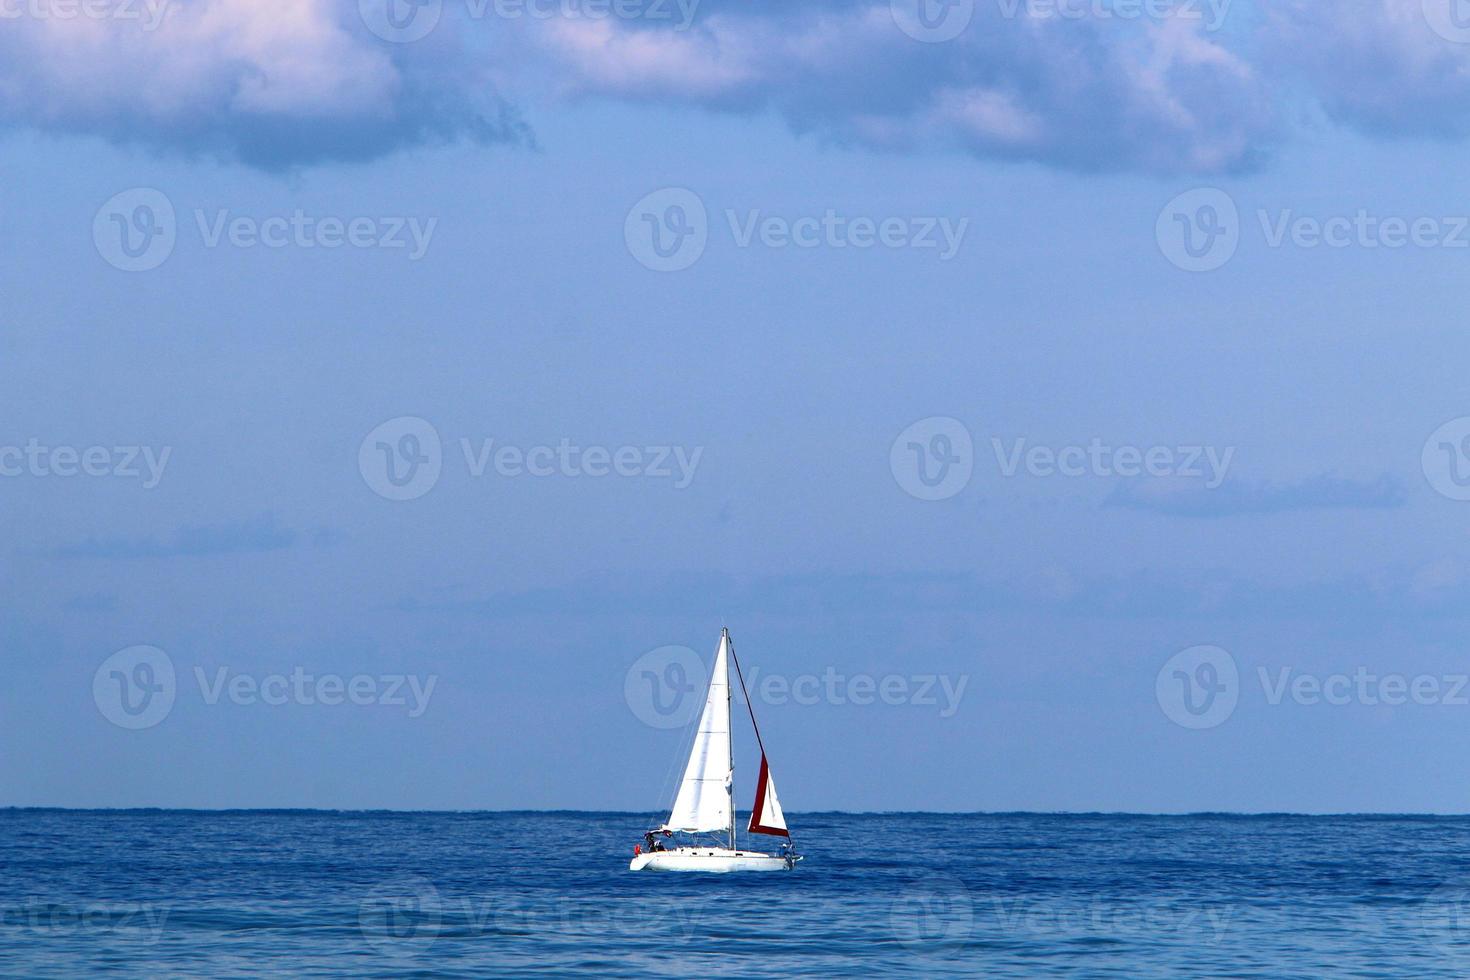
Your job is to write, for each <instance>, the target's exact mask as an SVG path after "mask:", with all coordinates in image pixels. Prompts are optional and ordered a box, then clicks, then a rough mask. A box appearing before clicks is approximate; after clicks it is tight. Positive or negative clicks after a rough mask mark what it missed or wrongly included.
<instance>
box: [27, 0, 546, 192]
mask: <svg viewBox="0 0 1470 980" xmlns="http://www.w3.org/2000/svg"><path fill="white" fill-rule="evenodd" d="M158 4H160V0H138V2H135V3H131V4H117V5H116V6H111V7H107V8H105V9H107V10H110V11H113V12H114V13H115V14H116V15H115V16H107V17H87V16H73V17H67V18H63V17H60V16H55V15H48V16H25V15H22V16H16V17H8V18H7V19H5V20H4V21H3V31H0V124H5V125H10V126H21V127H30V128H34V129H39V130H47V131H60V132H69V133H84V134H92V135H98V136H103V137H106V138H109V139H113V140H116V141H119V142H137V143H142V144H145V145H148V146H150V147H154V148H164V149H170V150H181V151H185V152H190V153H206V154H212V155H215V156H219V157H222V158H228V159H239V160H242V161H244V162H246V163H248V164H251V165H254V166H258V167H262V168H265V169H278V168H282V167H288V166H293V165H297V164H304V163H314V162H320V161H332V160H361V159H369V158H372V157H375V156H379V155H381V154H384V153H387V152H389V151H391V150H394V149H397V148H400V147H404V146H413V145H418V144H422V143H429V142H434V141H447V140H452V139H457V138H466V139H471V140H476V141H480V142H495V141H503V140H518V139H525V138H526V137H527V131H526V129H525V127H524V125H523V124H522V123H520V121H519V120H518V118H517V117H516V115H515V113H514V111H513V110H512V109H511V108H510V106H509V104H508V103H507V102H505V101H504V100H502V99H500V98H499V97H498V96H497V95H495V93H494V90H493V85H492V84H491V83H490V81H489V80H488V79H486V78H485V77H483V75H482V74H481V73H478V72H476V71H475V70H474V65H473V62H472V61H470V60H468V59H465V58H463V57H460V55H459V49H458V47H457V45H456V44H455V41H454V39H453V37H452V36H451V35H449V34H448V33H446V34H444V35H441V36H440V37H437V38H432V37H431V38H427V39H425V40H423V41H421V42H419V43H417V44H408V45H390V44H387V43H386V42H382V41H380V40H378V39H376V38H373V37H372V36H371V35H370V34H368V32H367V31H366V29H365V28H364V26H363V24H362V23H360V22H359V21H358V20H357V18H356V16H355V6H356V5H355V4H353V5H351V6H347V5H338V4H334V3H330V2H328V0H172V2H167V3H163V4H161V5H160V6H155V5H158ZM24 9H32V8H31V7H26V8H24ZM40 9H43V10H50V9H51V8H50V7H48V6H47V5H46V4H44V3H42V4H40ZM128 10H131V11H133V12H134V13H135V14H136V16H133V17H124V16H122V12H123V11H128ZM347 11H352V13H353V16H352V18H351V19H350V20H347V19H346V18H345V16H344V14H345V12H347ZM155 20H156V25H154V21H155ZM151 25H153V26H151Z"/></svg>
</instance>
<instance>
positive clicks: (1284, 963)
mask: <svg viewBox="0 0 1470 980" xmlns="http://www.w3.org/2000/svg"><path fill="white" fill-rule="evenodd" d="M790 819H791V822H792V826H793V828H794V829H795V830H796V832H797V842H798V844H799V846H800V848H801V850H802V851H803V853H805V854H806V855H807V857H806V860H804V861H803V862H802V863H801V865H800V866H799V867H798V869H797V870H796V871H794V872H790V873H772V874H740V875H689V874H653V873H642V874H633V873H630V872H628V871H627V870H626V869H627V862H628V859H629V857H630V856H631V853H632V848H633V844H634V843H635V842H637V840H638V835H639V833H640V832H641V831H642V830H643V829H645V826H646V821H647V817H646V816H645V815H638V814H618V813H355V812H353V813H338V812H329V811H226V812H197V811H151V810H150V811H142V810H139V811H77V810H3V811H0V869H3V875H0V972H3V974H4V975H5V976H16V977H35V976H71V975H78V974H81V973H83V972H87V973H93V972H95V973H111V974H114V975H119V976H150V977H153V976H199V975H227V976H233V977H241V976H279V975H284V974H289V975H297V976H312V975H317V976H344V975H353V976H381V977H388V976H393V977H398V976H424V977H428V976H451V977H472V976H487V975H503V976H525V975H533V974H544V975H560V974H571V973H576V972H584V971H592V972H595V973H597V974H599V975H604V976H645V975H649V974H657V975H670V976H699V977H711V976H732V977H733V976H739V977H753V976H762V977H764V976H770V977H779V976H806V977H832V976H842V975H849V974H856V975H863V976H920V975H922V976H986V977H1035V976H1070V977H1163V976H1171V977H1173V976H1191V977H1199V976H1212V977H1221V976H1232V977H1273V978H1282V977H1320V976H1326V975H1330V976H1341V977H1459V976H1470V818H1440V817H1301V816H1250V817H1241V816H1210V815H1205V816H1185V817H1142V816H1101V815H1076V816H1050V815H1034V814H1006V815H937V814H882V815H854V814H837V813H806V814H793V815H791V817H790Z"/></svg>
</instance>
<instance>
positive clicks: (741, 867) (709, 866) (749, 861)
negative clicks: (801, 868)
mask: <svg viewBox="0 0 1470 980" xmlns="http://www.w3.org/2000/svg"><path fill="white" fill-rule="evenodd" d="M799 860H801V859H800V858H796V859H795V860H794V861H792V862H790V863H788V862H787V860H786V858H784V857H782V856H781V855H779V854H763V853H761V852H760V851H732V850H730V849H729V848H728V847H676V848H674V849H673V850H672V851H651V852H649V853H647V854H635V855H634V856H633V861H632V863H630V864H629V865H628V870H629V871H706V872H716V873H722V872H727V871H786V870H789V869H790V868H791V867H792V865H793V864H794V863H795V861H799Z"/></svg>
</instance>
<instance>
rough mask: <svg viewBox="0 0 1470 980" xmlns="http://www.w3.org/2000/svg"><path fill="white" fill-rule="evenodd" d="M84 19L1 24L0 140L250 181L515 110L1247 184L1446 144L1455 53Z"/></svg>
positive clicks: (1289, 42) (1097, 32) (290, 14)
mask: <svg viewBox="0 0 1470 980" xmlns="http://www.w3.org/2000/svg"><path fill="white" fill-rule="evenodd" d="M55 2H56V0H28V2H27V3H26V4H24V5H11V6H7V7H6V8H5V9H6V10H7V11H9V10H21V11H33V10H35V9H45V10H49V9H51V7H50V5H51V4H54V3H55ZM101 2H104V3H112V4H114V5H115V6H113V7H104V8H101V9H105V10H114V9H116V10H123V9H127V10H132V11H135V12H137V13H136V16H134V17H133V18H131V19H124V18H121V17H117V16H105V17H96V16H73V17H69V18H62V17H59V16H36V15H34V14H33V13H31V14H27V13H22V14H21V15H20V16H7V17H5V18H4V19H3V20H0V26H3V30H0V126H9V127H25V128H32V129H37V130H42V131H50V132H63V133H80V134H90V135H96V136H101V137H104V138H108V139H112V140H115V141H119V142H125V143H138V144H142V145H145V146H148V147H150V148H154V149H163V150H169V151H180V152H185V153H191V154H205V155H210V156H214V157H218V158H222V159H233V160H240V161H243V162H245V163H247V164H250V165H252V166H256V167H260V168H264V169H271V170H278V169H283V168H290V167H297V166H301V165H309V164H315V163H326V162H334V161H355V160H369V159H373V158H376V157H379V156H382V155H384V154H387V153H391V152H393V151H395V150H400V149H404V148H411V147H416V146H422V145H427V144H436V143H445V142H453V141H470V142H475V143H481V144H490V143H506V142H508V143H520V144H526V145H530V144H532V143H533V142H534V140H533V137H532V135H531V131H530V128H529V126H528V125H527V124H526V123H525V122H524V121H523V117H522V111H521V107H523V106H529V105H539V104H541V103H543V102H545V101H546V100H548V99H550V100H557V99H579V100H590V99H612V100H618V101H621V102H629V103H636V104H644V105H652V106H668V105H683V106H692V107H697V108H700V109H705V110H708V111H711V112H718V113H748V114H756V113H769V114H773V115H775V116H777V117H778V118H780V119H783V120H784V121H785V122H786V123H787V124H788V125H789V126H790V127H791V128H792V129H793V130H794V131H795V132H797V133H802V134H811V135H813V136H815V137H817V138H819V139H822V140H826V141H830V142H833V143H837V144H842V145H853V146H862V147H869V148H876V149H882V150H887V151H898V152H903V151H912V150H921V149H930V148H949V149H952V150H958V151H961V152H965V153H969V154H971V155H973V156H976V157H979V158H986V159H1002V160H1016V161H1029V162H1036V163H1041V164H1045V165H1049V166H1055V167H1061V168H1067V169H1072V170H1081V171H1137V172H1144V173H1153V174H1165V175H1168V174H1212V173H1220V172H1235V171H1243V170H1250V169H1253V168H1256V167H1258V166H1259V165H1261V164H1262V163H1263V161H1265V160H1267V159H1268V158H1269V157H1270V156H1271V154H1272V153H1273V152H1274V151H1275V149H1276V148H1277V146H1278V145H1279V144H1280V143H1281V142H1282V141H1283V140H1284V139H1286V138H1287V137H1288V136H1289V135H1290V133H1289V130H1288V128H1287V126H1286V124H1285V123H1284V121H1283V120H1284V119H1286V118H1296V117H1300V116H1301V115H1302V113H1301V111H1300V110H1301V108H1302V106H1303V105H1304V104H1308V105H1318V106H1320V107H1321V110H1322V112H1323V113H1324V114H1325V115H1326V116H1327V117H1328V118H1330V119H1332V120H1335V121H1337V122H1339V123H1341V124H1343V125H1347V126H1351V127H1353V128H1356V129H1358V130H1361V131H1363V132H1366V133H1369V134H1372V135H1379V136H1403V135H1434V136H1442V137H1447V138H1451V137H1460V136H1465V135H1470V43H1460V44H1457V43H1452V42H1451V41H1450V40H1447V39H1446V37H1445V36H1443V35H1444V34H1445V32H1446V31H1449V32H1453V31H1455V30H1458V29H1459V28H1458V27H1457V26H1456V22H1454V21H1452V20H1450V19H1449V5H1450V4H1451V3H1456V2H1460V0H1354V2H1350V3H1348V4H1345V5H1344V4H1325V3H1321V2H1320V0H1270V2H1269V3H1268V2H1260V3H1251V2H1249V0H1235V3H1234V4H1229V3H1226V2H1225V0H1221V2H1220V3H1206V4H1189V5H1179V6H1178V7H1177V8H1176V11H1175V13H1173V14H1166V15H1163V16H1152V17H1143V18H1139V19H1132V20H1129V19H1125V18H1123V17H1120V16H1100V15H1098V14H1097V13H1096V12H1091V13H1089V12H1088V11H1089V10H1094V11H1095V9H1108V10H1111V9H1112V8H1105V7H1102V6H1101V5H1096V4H1093V5H1087V4H1082V3H1069V4H1067V5H1065V9H1066V11H1068V13H1067V14H1066V15H1061V14H1059V13H1057V12H1055V10H1056V9H1057V8H1054V7H1053V6H1052V5H1043V4H1030V3H1027V2H1025V0H976V2H974V3H973V4H966V3H964V2H960V3H956V4H951V5H950V6H949V7H947V8H944V9H948V10H950V11H952V12H953V11H956V10H959V11H966V10H969V11H970V19H969V21H968V23H967V26H965V28H964V29H963V30H962V31H960V32H959V34H958V35H957V36H955V37H953V38H950V39H948V40H945V41H942V42H939V43H923V42H922V41H919V40H916V39H915V37H913V36H910V34H909V33H906V32H905V30H904V29H902V28H901V27H900V26H899V22H898V21H899V20H901V19H902V17H901V16H898V15H896V14H895V7H898V8H902V7H904V6H905V2H902V0H900V2H896V3H895V4H893V5H891V4H890V3H889V2H887V0H806V2H800V3H775V2H770V0H699V2H695V0H628V2H624V0H619V2H618V3H617V4H615V5H611V6H610V7H608V8H607V9H609V10H611V11H618V10H623V11H628V10H631V12H632V14H633V15H632V16H621V17H620V16H589V15H587V14H585V13H584V12H578V11H579V10H580V8H577V7H575V5H573V6H571V7H568V6H567V5H565V4H557V3H553V2H551V0H536V2H534V3H526V4H514V3H504V2H497V0H430V2H428V3H421V2H416V0H361V2H359V0H127V2H126V3H123V0H101ZM924 2H926V3H927V2H929V0H924ZM389 4H392V5H394V6H393V8H392V9H393V10H395V11H397V12H398V14H399V16H402V15H403V13H404V11H408V12H409V13H414V12H416V11H417V12H418V13H414V16H420V15H423V16H429V15H428V14H423V11H426V10H427V11H432V12H433V13H432V16H433V17H434V18H435V20H434V23H433V29H432V30H430V31H428V33H427V34H426V36H423V37H422V38H419V39H417V40H413V41H411V42H410V43H393V42H392V41H389V40H385V39H384V37H382V36H380V34H382V33H383V28H382V27H381V26H379V27H377V28H374V29H370V28H369V26H368V22H369V21H374V23H376V15H372V16H370V15H369V14H368V13H366V12H364V11H367V10H377V8H378V7H382V8H383V11H387V10H388V9H389V7H388V5H389ZM630 4H631V7H630ZM1440 7H1443V8H1444V17H1443V18H1440V19H1441V20H1443V21H1444V24H1441V25H1440V29H1439V30H1438V32H1437V31H1436V30H1435V29H1434V27H1433V26H1432V22H1435V16H1434V14H1433V12H1434V11H1436V10H1439V8H1440ZM971 8H973V9H971ZM88 9H98V8H96V7H95V5H93V6H90V7H89V8H88ZM932 9H939V8H938V7H937V5H936V6H934V7H933V8H932ZM568 10H570V11H571V12H570V13H568V12H567V11H568ZM1426 10H1429V11H1430V14H1428V15H1426V12H1425V11H1426ZM533 11H534V12H533ZM931 12H932V10H931ZM1227 12H1228V24H1226V25H1225V26H1223V27H1220V25H1218V24H1214V23H1212V18H1213V17H1214V16H1216V15H1221V16H1223V15H1225V14H1226V13H1227ZM1079 13H1080V14H1083V15H1082V16H1078V15H1077V14H1079ZM155 15H157V16H159V17H161V19H160V20H158V22H157V23H156V25H155V24H153V20H154V18H155ZM384 16H386V14H385V15H384ZM385 23H387V21H386V20H385ZM1446 25H1448V26H1446ZM150 27H151V28H153V29H150ZM910 27H911V28H912V25H910ZM1212 27H1220V29H1217V30H1212V29H1211V28H1212ZM375 29H376V30H377V31H378V32H379V33H376V34H375V33H374V30H375ZM1466 33H1467V34H1470V31H1467V32H1466ZM1465 40H1466V41H1467V42H1470V37H1466V38H1465Z"/></svg>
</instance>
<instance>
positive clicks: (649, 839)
mask: <svg viewBox="0 0 1470 980" xmlns="http://www.w3.org/2000/svg"><path fill="white" fill-rule="evenodd" d="M653 834H654V832H653V831H651V830H650V831H649V832H648V833H646V834H644V835H643V840H644V841H645V842H646V843H647V844H648V850H649V852H650V853H652V852H653V851H662V850H663V849H664V842H663V841H661V840H659V839H658V838H656V837H654V836H653Z"/></svg>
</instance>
